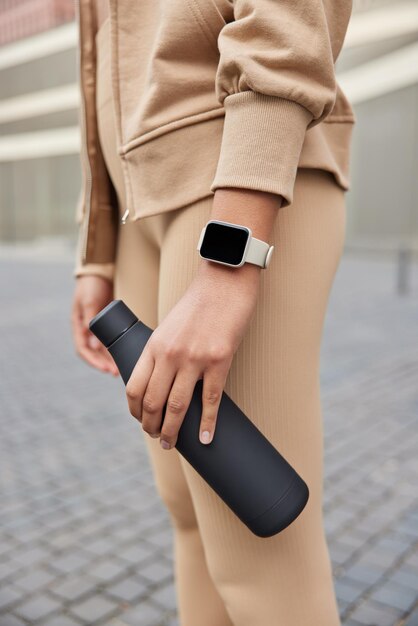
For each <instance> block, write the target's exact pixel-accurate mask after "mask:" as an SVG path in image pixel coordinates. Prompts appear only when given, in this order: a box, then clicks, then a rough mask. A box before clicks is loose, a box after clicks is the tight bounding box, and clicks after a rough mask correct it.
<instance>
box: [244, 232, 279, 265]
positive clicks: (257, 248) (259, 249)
mask: <svg viewBox="0 0 418 626" xmlns="http://www.w3.org/2000/svg"><path fill="white" fill-rule="evenodd" d="M273 248H274V246H270V244H269V243H267V242H266V241H261V239H256V238H255V237H251V240H250V245H249V246H248V250H247V254H246V255H245V261H246V262H247V263H255V265H259V266H260V267H263V268H264V267H267V265H268V262H269V261H270V257H271V253H272V252H273ZM270 250H271V252H270Z"/></svg>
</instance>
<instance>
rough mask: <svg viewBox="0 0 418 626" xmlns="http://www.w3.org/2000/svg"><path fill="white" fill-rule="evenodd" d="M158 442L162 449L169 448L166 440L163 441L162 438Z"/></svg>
mask: <svg viewBox="0 0 418 626" xmlns="http://www.w3.org/2000/svg"><path fill="white" fill-rule="evenodd" d="M160 443H161V447H162V448H164V450H169V449H170V448H171V446H170V444H169V443H168V441H164V439H161V440H160Z"/></svg>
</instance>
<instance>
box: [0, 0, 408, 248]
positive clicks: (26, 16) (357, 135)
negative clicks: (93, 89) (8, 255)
mask: <svg viewBox="0 0 418 626" xmlns="http://www.w3.org/2000/svg"><path fill="white" fill-rule="evenodd" d="M208 1H210V0H208ZM76 45H77V29H76V25H75V23H74V0H0V233H1V239H2V240H8V241H13V240H22V239H23V240H24V239H33V238H36V237H38V236H49V235H56V234H58V235H65V234H68V235H71V236H73V237H74V236H75V224H74V211H75V209H74V207H75V204H76V200H77V195H78V190H79V184H80V173H79V159H78V151H79V145H80V134H79V130H78V113H77V111H78V102H79V95H78V88H77V84H76V80H77V55H76ZM337 72H338V76H339V81H340V84H341V86H342V88H343V90H344V91H345V93H346V94H347V96H348V97H349V98H350V100H351V102H352V103H353V104H354V108H355V112H356V117H357V124H356V126H355V130H354V136H353V152H352V162H351V168H352V189H351V191H350V192H349V193H348V194H347V203H348V213H347V216H348V222H347V244H348V245H350V244H352V245H361V244H364V245H366V246H369V245H376V244H377V245H379V246H383V247H385V246H387V247H391V246H392V245H393V244H395V245H397V244H398V242H399V241H401V240H405V239H408V240H411V241H412V243H413V242H414V240H415V242H417V239H418V208H417V207H418V119H417V110H418V2H417V1H411V0H409V1H408V0H398V1H393V0H357V1H356V0H354V13H353V17H352V20H351V24H350V27H349V31H348V33H347V37H346V41H345V45H344V50H343V52H342V54H341V56H340V58H339V60H338V63H337Z"/></svg>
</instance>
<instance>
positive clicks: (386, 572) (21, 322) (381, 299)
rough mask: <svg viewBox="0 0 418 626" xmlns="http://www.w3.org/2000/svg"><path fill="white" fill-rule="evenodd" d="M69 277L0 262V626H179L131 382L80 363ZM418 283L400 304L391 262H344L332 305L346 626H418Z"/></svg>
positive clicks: (340, 583) (62, 266)
mask: <svg viewBox="0 0 418 626" xmlns="http://www.w3.org/2000/svg"><path fill="white" fill-rule="evenodd" d="M71 269H72V259H71V258H70V257H69V256H68V255H67V256H65V258H60V257H59V255H58V256H56V257H55V256H52V257H51V258H47V259H45V258H43V257H42V255H41V256H37V255H31V254H27V255H22V256H21V257H19V258H12V259H11V258H9V259H7V258H6V255H5V254H3V255H2V256H0V288H1V294H2V304H1V308H0V334H1V357H2V358H1V377H0V385H1V388H0V394H1V416H0V419H1V429H2V430H1V432H2V436H1V442H0V455H1V456H0V487H1V508H0V625H1V626H22V625H23V624H26V625H28V624H41V625H42V626H75V625H77V624H79V625H80V624H84V625H86V624H92V625H93V624H94V625H96V624H97V625H101V624H107V625H110V626H157V625H158V626H174V625H175V624H177V620H176V616H175V615H176V610H175V604H176V603H175V594H174V587H173V556H172V532H171V529H170V524H169V518H168V514H167V512H166V510H165V509H164V507H163V505H162V503H161V502H160V500H159V496H158V495H157V492H156V490H155V487H154V484H153V481H152V474H151V470H150V466H149V464H148V460H147V457H146V452H145V448H144V442H143V441H142V436H138V425H137V423H136V422H135V421H134V420H133V419H132V418H131V416H130V415H129V414H128V412H127V407H126V400H125V396H124V393H123V384H122V381H121V380H120V379H113V378H111V377H107V376H103V375H102V374H100V373H98V372H95V371H94V370H93V369H92V368H89V367H88V366H87V365H85V364H84V363H82V362H81V361H80V360H79V359H78V358H76V356H75V354H74V351H73V348H72V342H71V335H70V327H69V310H70V298H71V293H72V288H73V282H72V277H71ZM417 269H418V268H417V267H415V269H414V276H413V282H414V285H413V290H412V293H411V294H409V295H407V296H402V297H401V296H396V295H395V291H394V281H395V267H394V265H393V263H392V262H391V261H390V260H381V259H380V260H379V259H373V258H369V259H366V258H364V257H363V258H362V259H360V258H354V257H351V256H349V255H348V254H346V255H345V256H344V258H343V260H342V262H341V264H340V267H339V269H338V273H337V276H336V279H335V282H334V286H333V290H332V293H331V297H330V305H329V309H328V313H327V319H326V323H325V330H324V338H323V344H322V353H321V380H322V405H323V415H324V423H325V446H326V457H325V467H326V481H325V502H324V506H325V512H326V531H327V536H328V540H329V545H330V549H331V554H332V560H333V566H334V572H335V577H336V590H337V595H338V600H339V606H340V610H341V615H342V618H343V623H344V624H345V626H361V625H363V626H364V625H366V626H372V625H376V626H395V625H396V626H398V625H401V624H402V625H404V624H405V626H406V625H407V626H417V625H418V489H417V485H418V455H417V450H418V385H417V382H418V341H417V340H418V330H417V321H418V271H417ZM123 414H126V419H121V415H123ZM116 442H117V445H116ZM196 626H198V625H196ZM214 626H216V625H214ZM254 626H257V625H254ZM272 626H273V625H272ZM286 626H290V625H286ZM318 626H320V625H318ZM321 626H325V625H321Z"/></svg>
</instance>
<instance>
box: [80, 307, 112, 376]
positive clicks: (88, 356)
mask: <svg viewBox="0 0 418 626" xmlns="http://www.w3.org/2000/svg"><path fill="white" fill-rule="evenodd" d="M93 317H94V313H93V314H92V313H91V312H88V311H87V310H86V308H84V307H81V306H80V304H79V302H78V301H77V300H76V301H75V302H74V305H73V310H72V316H71V323H72V330H73V337H74V343H75V348H76V352H77V354H78V355H79V356H80V357H81V358H82V359H84V360H85V361H86V362H87V363H88V364H89V365H91V366H92V367H95V368H96V369H99V370H101V371H102V372H111V373H112V374H113V375H114V376H117V375H118V369H117V367H116V364H115V362H114V361H113V359H112V357H111V355H110V354H109V353H108V351H107V350H106V348H105V347H104V345H103V344H102V343H101V342H100V341H99V340H98V339H97V337H95V336H94V335H93V333H92V332H91V331H90V330H89V328H88V323H89V321H90V320H91V319H92V318H93Z"/></svg>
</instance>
